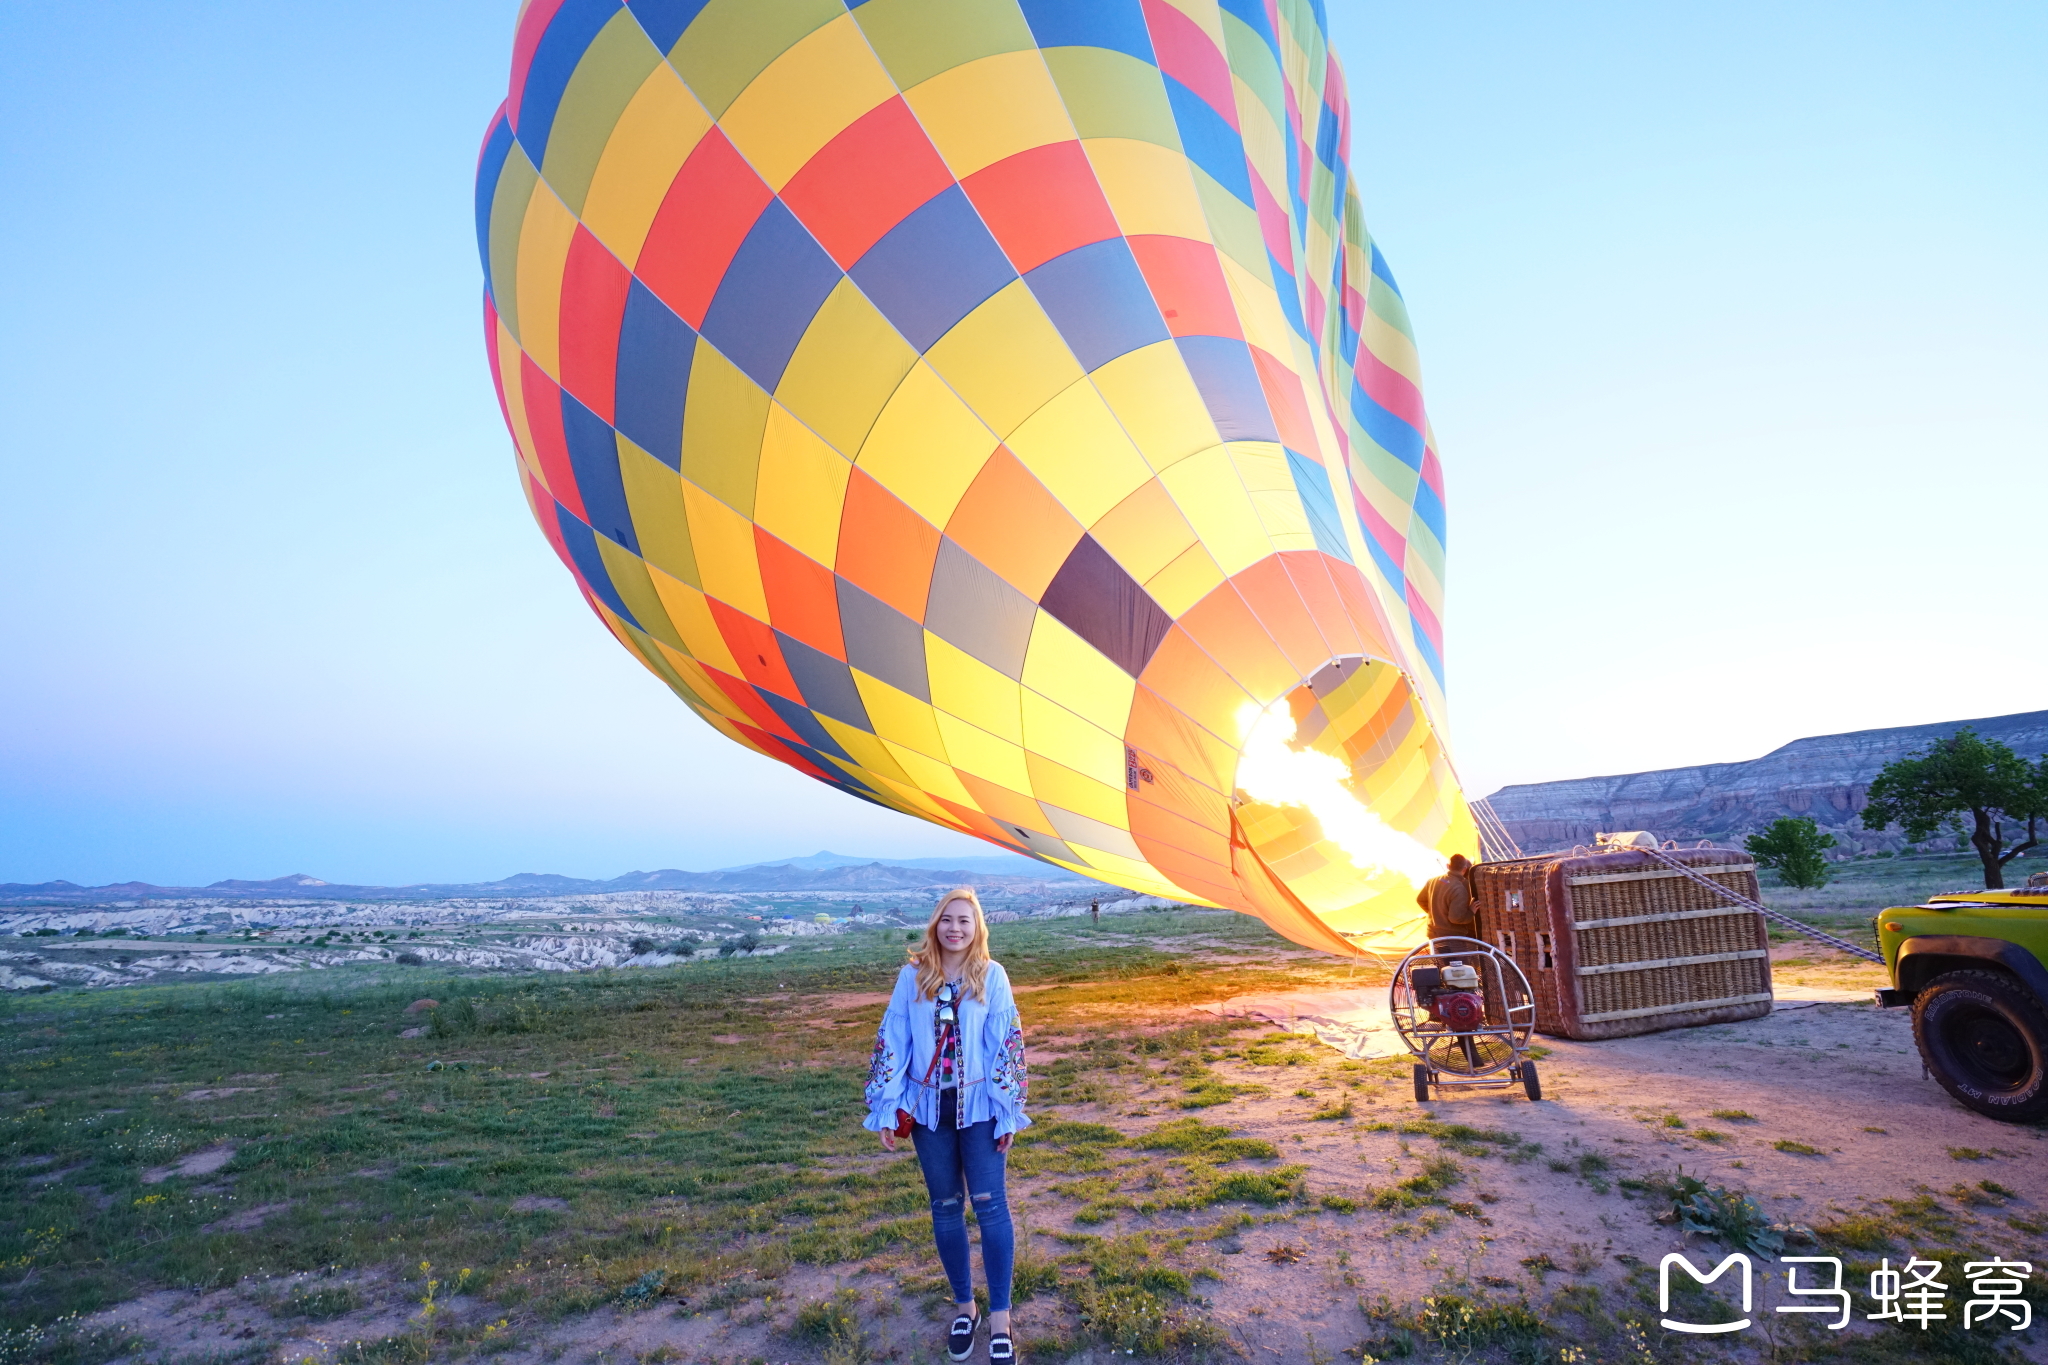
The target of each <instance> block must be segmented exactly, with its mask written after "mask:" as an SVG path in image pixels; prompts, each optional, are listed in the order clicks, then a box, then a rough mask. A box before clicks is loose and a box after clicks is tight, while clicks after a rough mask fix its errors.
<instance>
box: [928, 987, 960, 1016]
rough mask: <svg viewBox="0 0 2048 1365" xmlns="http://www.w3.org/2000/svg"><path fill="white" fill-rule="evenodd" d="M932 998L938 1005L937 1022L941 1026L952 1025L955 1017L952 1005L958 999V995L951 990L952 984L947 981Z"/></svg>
mask: <svg viewBox="0 0 2048 1365" xmlns="http://www.w3.org/2000/svg"><path fill="white" fill-rule="evenodd" d="M934 998H935V999H936V1000H937V1001H938V1005H939V1022H940V1023H942V1024H950V1023H952V1022H953V1021H954V1018H955V1017H956V1016H955V1011H954V1005H955V1002H956V1000H957V999H958V995H957V993H956V992H955V991H954V989H953V983H952V982H950V981H948V982H947V983H946V984H945V985H943V986H941V987H939V993H938V995H937V996H935V997H934Z"/></svg>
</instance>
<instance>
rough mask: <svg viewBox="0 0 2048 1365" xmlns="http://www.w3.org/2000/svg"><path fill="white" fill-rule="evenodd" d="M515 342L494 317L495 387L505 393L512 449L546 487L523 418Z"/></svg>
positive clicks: (523, 399) (522, 391)
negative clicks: (496, 358) (496, 383)
mask: <svg viewBox="0 0 2048 1365" xmlns="http://www.w3.org/2000/svg"><path fill="white" fill-rule="evenodd" d="M520 354H521V352H520V350H519V341H518V338H516V337H514V336H513V335H512V329H511V328H509V327H507V326H506V325H505V319H504V317H503V315H502V314H501V315H500V316H499V318H498V389H499V392H501V393H503V394H504V395H505V419H506V421H507V422H508V423H509V424H510V425H511V427H512V450H513V452H514V454H516V455H517V456H518V458H519V463H521V464H522V465H525V466H526V472H527V473H528V474H530V475H532V476H533V478H534V479H535V480H536V481H538V482H539V483H540V485H541V487H543V488H546V487H547V480H546V479H543V478H541V476H540V457H539V455H537V454H536V453H535V452H534V449H533V428H532V427H531V426H530V425H529V424H528V423H527V420H526V388H525V386H524V385H522V384H521V383H520V382H519V357H520ZM550 491H552V490H550Z"/></svg>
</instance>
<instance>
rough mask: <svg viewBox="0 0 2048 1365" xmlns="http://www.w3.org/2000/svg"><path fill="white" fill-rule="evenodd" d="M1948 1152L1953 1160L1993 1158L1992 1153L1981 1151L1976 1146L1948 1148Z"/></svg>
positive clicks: (1984, 1159) (1985, 1159)
mask: <svg viewBox="0 0 2048 1365" xmlns="http://www.w3.org/2000/svg"><path fill="white" fill-rule="evenodd" d="M1948 1154H1949V1158H1950V1160H1953V1161H1989V1160H1990V1159H1991V1153H1989V1152H1986V1151H1981V1150H1979V1149H1978V1148H1975V1147H1951V1148H1949V1149H1948Z"/></svg>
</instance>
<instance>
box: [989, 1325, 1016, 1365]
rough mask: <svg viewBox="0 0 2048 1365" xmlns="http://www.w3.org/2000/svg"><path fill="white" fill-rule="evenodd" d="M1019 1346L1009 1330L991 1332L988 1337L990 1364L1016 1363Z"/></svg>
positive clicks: (1011, 1364) (1004, 1364) (1013, 1364)
mask: <svg viewBox="0 0 2048 1365" xmlns="http://www.w3.org/2000/svg"><path fill="white" fill-rule="evenodd" d="M1016 1361H1017V1348H1016V1347H1014V1346H1012V1345H1011V1344H1010V1334H1009V1333H1008V1332H991V1333H989V1337H988V1365H1016Z"/></svg>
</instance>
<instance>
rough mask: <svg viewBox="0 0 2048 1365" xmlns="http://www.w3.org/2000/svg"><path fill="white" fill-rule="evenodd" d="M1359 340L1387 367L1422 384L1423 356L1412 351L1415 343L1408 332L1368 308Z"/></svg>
mask: <svg viewBox="0 0 2048 1365" xmlns="http://www.w3.org/2000/svg"><path fill="white" fill-rule="evenodd" d="M1361 331H1362V332H1363V336H1362V337H1361V339H1360V342H1359V344H1360V345H1362V346H1363V347H1365V349H1366V350H1368V351H1371V352H1372V353H1373V355H1374V356H1376V357H1378V358H1379V360H1380V362H1381V363H1382V364H1384V365H1386V367H1387V368H1388V369H1391V370H1397V371H1399V372H1400V374H1401V375H1402V377H1403V378H1405V379H1407V380H1408V382H1409V383H1411V384H1414V385H1416V386H1417V387H1418V388H1419V387H1421V384H1422V357H1421V356H1419V355H1417V354H1416V353H1415V343H1414V342H1412V341H1410V340H1409V339H1408V334H1407V333H1405V332H1403V331H1402V330H1401V329H1400V328H1398V327H1396V326H1394V325H1393V324H1392V323H1391V322H1388V321H1387V320H1386V319H1385V318H1383V317H1381V316H1380V315H1379V314H1378V313H1375V312H1373V311H1372V310H1371V309H1370V308H1368V309H1366V310H1365V326H1364V327H1363V328H1362V329H1361Z"/></svg>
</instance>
